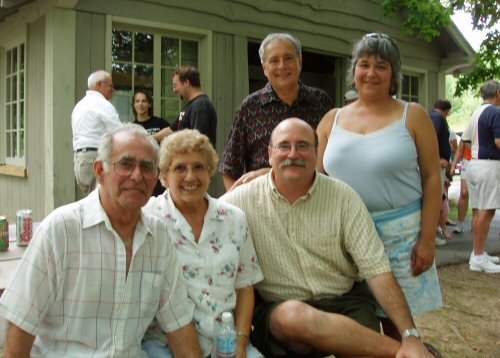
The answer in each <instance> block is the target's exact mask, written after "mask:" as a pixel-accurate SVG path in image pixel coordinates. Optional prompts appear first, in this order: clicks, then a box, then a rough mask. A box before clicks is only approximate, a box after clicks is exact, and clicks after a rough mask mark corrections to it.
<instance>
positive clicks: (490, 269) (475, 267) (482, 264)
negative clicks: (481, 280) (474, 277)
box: [469, 257, 500, 273]
mask: <svg viewBox="0 0 500 358" xmlns="http://www.w3.org/2000/svg"><path fill="white" fill-rule="evenodd" d="M469 269H470V270H471V271H476V272H486V273H500V265H495V264H494V263H493V262H491V261H489V260H488V259H485V258H483V259H482V260H481V261H477V260H476V259H475V258H474V257H473V258H471V259H470V260H469Z"/></svg>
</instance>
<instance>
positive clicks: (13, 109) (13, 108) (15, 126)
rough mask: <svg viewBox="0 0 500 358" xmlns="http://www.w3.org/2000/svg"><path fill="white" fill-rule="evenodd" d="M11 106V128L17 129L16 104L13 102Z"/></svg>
mask: <svg viewBox="0 0 500 358" xmlns="http://www.w3.org/2000/svg"><path fill="white" fill-rule="evenodd" d="M11 108H12V118H11V119H12V129H14V130H16V129H17V104H16V103H13V104H12V105H11Z"/></svg>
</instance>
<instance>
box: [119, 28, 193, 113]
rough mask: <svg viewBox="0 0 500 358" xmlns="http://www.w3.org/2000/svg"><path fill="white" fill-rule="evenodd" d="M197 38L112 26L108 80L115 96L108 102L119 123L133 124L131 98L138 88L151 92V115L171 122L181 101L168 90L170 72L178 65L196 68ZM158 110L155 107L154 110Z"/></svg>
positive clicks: (180, 106)
mask: <svg viewBox="0 0 500 358" xmlns="http://www.w3.org/2000/svg"><path fill="white" fill-rule="evenodd" d="M198 47H199V42H198V40H197V39H193V38H189V37H186V38H184V37H180V36H178V35H175V36H174V35H172V34H169V33H168V32H166V31H160V30H159V31H152V30H145V31H140V30H139V31H137V30H135V29H134V30H132V29H127V28H126V26H124V27H121V26H118V25H115V26H113V30H112V50H111V54H112V77H113V85H114V87H115V93H114V94H113V99H112V103H113V104H114V105H115V107H116V109H117V111H118V113H119V115H120V118H121V119H122V120H128V121H133V120H134V115H133V112H132V96H133V94H134V91H136V90H138V89H146V90H148V91H150V92H151V94H152V95H153V99H154V109H155V114H156V115H160V116H161V117H162V118H164V119H167V120H168V121H169V122H172V121H173V120H175V118H176V117H177V115H178V114H179V112H180V110H181V108H182V102H181V100H180V98H179V96H177V95H176V94H175V93H174V91H173V89H172V80H171V77H172V73H173V71H174V69H175V68H176V67H178V66H180V65H192V66H194V67H197V68H198ZM158 107H159V108H158Z"/></svg>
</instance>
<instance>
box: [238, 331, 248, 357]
mask: <svg viewBox="0 0 500 358" xmlns="http://www.w3.org/2000/svg"><path fill="white" fill-rule="evenodd" d="M247 346H248V338H247V337H245V336H238V349H237V351H236V358H246V357H247Z"/></svg>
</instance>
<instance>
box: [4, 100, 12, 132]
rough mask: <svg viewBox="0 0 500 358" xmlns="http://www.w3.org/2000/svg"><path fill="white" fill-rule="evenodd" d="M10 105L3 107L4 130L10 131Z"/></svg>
mask: <svg viewBox="0 0 500 358" xmlns="http://www.w3.org/2000/svg"><path fill="white" fill-rule="evenodd" d="M11 107H12V105H11V104H8V105H6V106H5V130H11V129H12V115H11Z"/></svg>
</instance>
